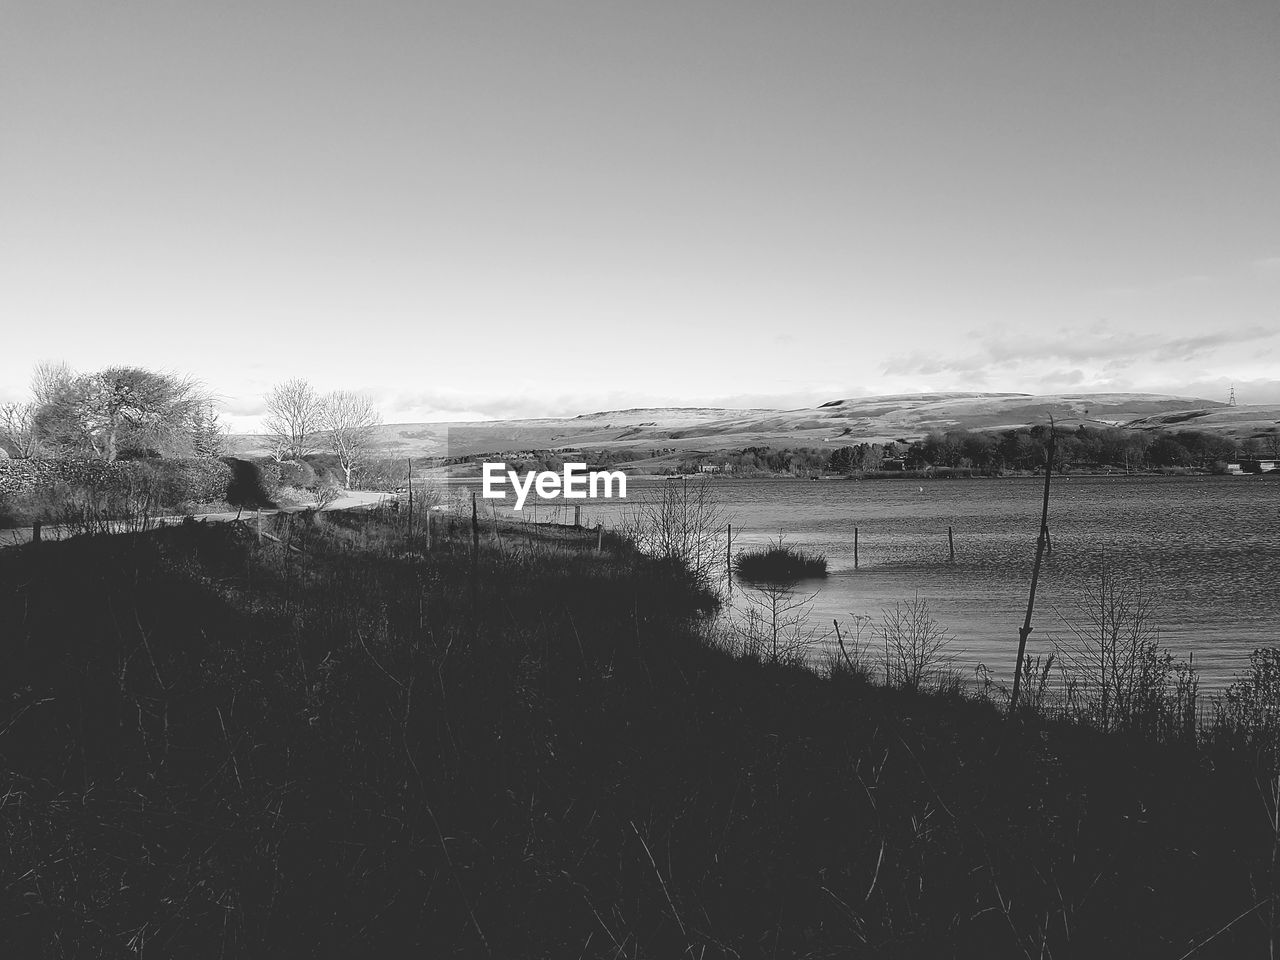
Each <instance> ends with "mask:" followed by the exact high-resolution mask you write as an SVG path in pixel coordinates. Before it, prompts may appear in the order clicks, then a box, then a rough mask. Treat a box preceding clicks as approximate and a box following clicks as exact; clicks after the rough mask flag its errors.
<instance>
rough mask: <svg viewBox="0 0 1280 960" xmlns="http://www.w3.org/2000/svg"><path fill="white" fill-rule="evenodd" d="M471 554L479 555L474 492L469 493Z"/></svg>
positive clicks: (478, 515) (478, 514) (478, 525)
mask: <svg viewBox="0 0 1280 960" xmlns="http://www.w3.org/2000/svg"><path fill="white" fill-rule="evenodd" d="M471 552H472V553H474V554H475V555H476V556H479V555H480V513H479V511H478V509H477V508H476V492H475V491H474V490H472V491H471Z"/></svg>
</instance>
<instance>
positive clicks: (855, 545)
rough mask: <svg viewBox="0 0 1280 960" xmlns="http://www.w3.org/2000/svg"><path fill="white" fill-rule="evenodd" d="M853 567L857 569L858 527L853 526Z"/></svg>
mask: <svg viewBox="0 0 1280 960" xmlns="http://www.w3.org/2000/svg"><path fill="white" fill-rule="evenodd" d="M853 569H855V570H857V569H858V528H857V527H854V528H853Z"/></svg>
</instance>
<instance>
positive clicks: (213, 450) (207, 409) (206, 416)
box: [191, 401, 227, 457]
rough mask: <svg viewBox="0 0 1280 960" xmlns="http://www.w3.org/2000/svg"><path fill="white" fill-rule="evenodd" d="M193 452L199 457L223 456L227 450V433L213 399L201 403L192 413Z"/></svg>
mask: <svg viewBox="0 0 1280 960" xmlns="http://www.w3.org/2000/svg"><path fill="white" fill-rule="evenodd" d="M191 452H192V453H193V454H195V456H197V457H221V456H223V455H225V454H226V452H227V435H226V432H225V431H224V430H223V428H222V423H221V422H220V421H219V420H218V412H217V411H216V410H214V409H213V401H209V402H207V403H203V404H200V405H199V406H197V407H196V410H195V413H193V414H192V417H191Z"/></svg>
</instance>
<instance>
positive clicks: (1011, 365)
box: [883, 324, 1278, 382]
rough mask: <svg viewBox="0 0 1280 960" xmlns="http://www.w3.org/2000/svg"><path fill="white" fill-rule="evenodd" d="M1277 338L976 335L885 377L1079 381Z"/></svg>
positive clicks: (908, 359)
mask: <svg viewBox="0 0 1280 960" xmlns="http://www.w3.org/2000/svg"><path fill="white" fill-rule="evenodd" d="M1277 336H1278V334H1277V331H1275V330H1272V329H1268V328H1266V327H1262V326H1257V325H1255V326H1249V327H1241V328H1237V329H1234V330H1232V329H1225V330H1218V331H1214V332H1212V333H1204V334H1197V335H1194V336H1184V337H1174V338H1172V339H1170V338H1169V337H1167V336H1162V335H1160V334H1156V333H1123V332H1112V331H1111V330H1109V329H1108V328H1107V327H1106V326H1105V324H1094V325H1093V326H1092V327H1090V328H1088V329H1086V330H1083V331H1079V332H1075V331H1067V330H1060V331H1057V332H1054V333H1049V334H1044V333H1030V334H1028V333H1022V332H1017V333H1010V332H1006V331H996V332H990V333H983V334H981V335H978V336H976V337H975V338H974V339H975V341H976V344H977V346H976V348H975V349H973V350H971V351H968V352H965V353H962V354H960V355H957V356H947V355H943V354H939V353H936V352H932V351H914V352H910V353H903V354H898V355H896V356H893V357H890V358H889V360H888V361H887V362H886V363H885V365H884V371H883V372H884V373H885V375H886V376H913V375H914V376H939V375H945V374H952V375H956V376H962V377H964V378H966V379H969V378H974V380H975V382H976V381H977V378H980V377H981V378H983V379H985V378H987V377H989V376H990V375H991V374H993V373H997V372H1009V371H1013V370H1018V369H1022V368H1027V367H1046V366H1051V365H1053V364H1062V363H1065V364H1069V365H1071V366H1073V367H1075V368H1077V370H1076V372H1077V373H1079V374H1080V379H1081V380H1082V381H1083V380H1086V379H1088V377H1089V372H1088V369H1087V368H1090V367H1092V368H1094V372H1095V375H1100V374H1105V373H1107V372H1114V371H1118V370H1122V369H1126V368H1128V367H1130V366H1133V365H1139V364H1144V363H1145V364H1149V363H1177V362H1182V363H1185V362H1189V361H1194V360H1199V359H1203V358H1205V357H1208V356H1211V355H1212V354H1214V353H1216V352H1217V351H1219V350H1221V349H1223V348H1225V347H1230V346H1238V345H1241V344H1247V343H1256V342H1259V341H1263V340H1268V339H1274V338H1276V337H1277Z"/></svg>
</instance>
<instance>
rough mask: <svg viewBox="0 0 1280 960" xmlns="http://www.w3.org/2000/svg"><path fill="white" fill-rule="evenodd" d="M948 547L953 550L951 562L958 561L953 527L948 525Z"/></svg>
mask: <svg viewBox="0 0 1280 960" xmlns="http://www.w3.org/2000/svg"><path fill="white" fill-rule="evenodd" d="M947 547H948V548H949V549H950V550H951V562H952V563H955V561H956V538H955V536H954V535H953V534H952V532H951V528H950V527H947Z"/></svg>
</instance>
